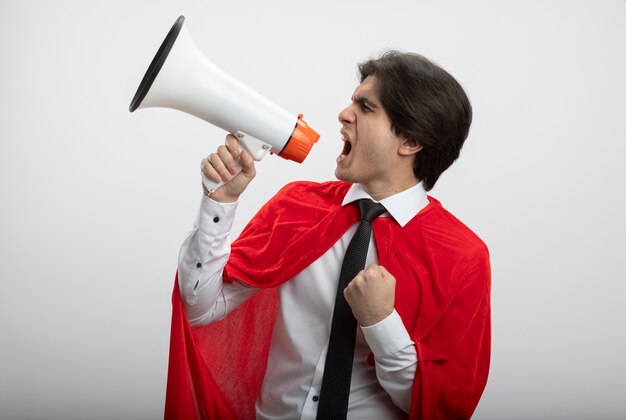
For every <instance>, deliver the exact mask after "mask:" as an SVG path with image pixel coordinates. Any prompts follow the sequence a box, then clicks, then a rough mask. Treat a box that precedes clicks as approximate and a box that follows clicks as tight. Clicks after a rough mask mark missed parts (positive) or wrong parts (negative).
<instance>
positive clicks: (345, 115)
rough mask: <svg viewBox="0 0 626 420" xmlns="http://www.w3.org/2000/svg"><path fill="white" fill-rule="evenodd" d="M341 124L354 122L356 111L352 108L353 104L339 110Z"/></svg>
mask: <svg viewBox="0 0 626 420" xmlns="http://www.w3.org/2000/svg"><path fill="white" fill-rule="evenodd" d="M337 117H338V119H339V122H340V123H341V124H350V123H353V122H354V111H353V110H352V104H350V105H348V106H347V107H345V108H344V109H342V110H341V111H340V112H339V115H338V116H337Z"/></svg>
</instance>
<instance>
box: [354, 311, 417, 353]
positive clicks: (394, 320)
mask: <svg viewBox="0 0 626 420" xmlns="http://www.w3.org/2000/svg"><path fill="white" fill-rule="evenodd" d="M361 330H362V331H363V335H364V336H365V340H366V341H367V344H368V345H369V346H370V349H371V350H372V353H374V357H385V356H388V355H390V354H393V353H397V352H399V351H400V350H402V349H404V348H406V347H408V346H412V345H414V344H415V343H413V341H412V340H411V337H410V336H409V333H408V332H407V330H406V328H405V327H404V323H403V322H402V319H401V318H400V315H399V314H398V312H396V310H395V309H394V310H393V312H391V314H389V316H388V317H387V318H385V319H383V320H382V321H379V322H378V323H376V324H374V325H370V326H368V327H361Z"/></svg>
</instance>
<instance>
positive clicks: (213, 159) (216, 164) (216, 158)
mask: <svg viewBox="0 0 626 420" xmlns="http://www.w3.org/2000/svg"><path fill="white" fill-rule="evenodd" d="M209 162H210V164H211V165H212V166H213V169H214V170H215V171H216V172H217V173H218V174H219V176H220V177H221V178H222V179H223V180H224V182H228V181H230V180H231V179H232V177H233V176H232V175H231V174H230V171H229V170H228V169H227V168H226V165H224V162H223V161H222V158H221V157H220V155H219V154H217V153H211V154H210V155H209Z"/></svg>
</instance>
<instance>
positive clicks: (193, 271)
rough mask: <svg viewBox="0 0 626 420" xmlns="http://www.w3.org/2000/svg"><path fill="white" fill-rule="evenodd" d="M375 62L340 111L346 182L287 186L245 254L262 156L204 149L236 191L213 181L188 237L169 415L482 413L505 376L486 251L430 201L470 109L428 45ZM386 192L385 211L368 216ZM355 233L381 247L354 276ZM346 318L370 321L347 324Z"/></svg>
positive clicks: (231, 143)
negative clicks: (244, 210) (482, 402)
mask: <svg viewBox="0 0 626 420" xmlns="http://www.w3.org/2000/svg"><path fill="white" fill-rule="evenodd" d="M359 70H360V73H361V83H360V84H359V86H357V88H356V90H355V91H354V94H353V97H352V102H351V104H349V105H348V106H347V107H346V108H345V109H344V110H342V111H341V112H340V113H339V122H340V123H341V130H340V132H341V140H342V141H343V149H342V151H341V152H340V154H339V156H338V157H337V159H336V161H337V167H336V170H335V175H336V177H337V178H338V179H339V181H335V182H328V183H322V184H316V183H311V182H297V183H293V184H289V185H287V186H286V187H285V188H283V189H282V190H281V191H280V192H279V193H278V194H277V195H276V196H275V197H274V198H272V200H270V201H269V202H268V203H267V204H266V205H265V206H264V207H263V208H262V209H261V210H260V211H259V213H258V214H257V215H256V216H255V217H254V218H253V220H252V221H251V222H250V224H249V225H248V226H247V227H246V229H245V230H244V231H243V232H242V234H241V236H240V237H239V239H238V240H237V241H235V242H234V243H233V245H232V249H231V246H230V243H229V230H230V227H231V225H232V222H233V219H234V217H235V216H234V214H235V209H236V206H237V204H236V203H237V201H238V199H239V197H240V195H241V194H242V193H243V192H244V191H245V189H246V187H247V186H248V184H249V183H250V181H252V179H253V178H254V176H255V168H254V163H253V160H252V159H251V158H250V156H248V155H247V154H246V153H245V152H242V151H241V150H240V148H239V144H238V143H237V141H236V139H235V138H234V137H233V136H231V135H229V136H227V139H226V145H224V146H220V147H219V148H218V150H217V153H213V154H211V155H210V156H209V157H208V158H206V159H203V161H202V171H203V172H204V173H205V174H206V175H207V176H208V177H209V178H212V179H214V180H215V181H218V182H219V181H224V182H225V184H224V185H223V186H222V187H221V188H219V189H217V190H216V191H214V192H212V193H210V194H209V192H208V191H206V190H205V196H206V197H205V198H203V201H202V205H201V209H200V212H199V215H198V218H197V220H196V224H195V226H194V230H193V231H192V232H191V233H190V235H189V236H188V238H187V239H186V240H185V242H184V243H183V245H182V248H181V253H180V257H179V270H178V286H179V287H176V288H175V291H174V305H175V307H174V315H173V327H172V349H171V353H170V374H169V378H168V396H167V403H166V417H172V418H173V417H178V418H180V417H191V418H193V417H195V416H197V417H209V418H224V417H229V416H230V417H234V418H242V417H254V416H256V417H258V418H269V419H279V418H280V419H291V418H307V419H309V418H315V417H316V416H317V417H318V418H345V417H346V413H347V417H348V418H355V419H357V418H358V419H362V418H372V419H381V418H385V419H387V418H406V417H407V416H410V417H411V418H422V419H439V418H441V419H447V418H469V417H470V416H471V414H472V413H473V411H474V409H475V407H476V405H477V403H478V400H479V398H480V396H481V394H482V391H483V389H484V386H485V384H486V380H487V374H488V369H489V357H490V344H491V342H490V341H491V336H490V301H489V299H490V298H489V293H490V272H489V256H488V251H487V248H486V247H485V245H484V244H483V243H482V241H481V240H480V239H479V238H478V237H477V236H476V235H474V234H473V233H472V232H471V231H470V230H469V229H468V228H467V227H466V226H464V225H463V224H462V223H461V222H460V221H458V220H457V219H456V218H454V216H452V215H451V214H450V213H448V212H447V211H446V210H445V209H444V208H443V207H442V206H441V204H440V203H439V202H438V201H437V200H435V199H433V198H431V197H428V196H427V194H426V191H428V190H430V189H431V188H432V187H433V186H434V185H435V183H436V181H437V179H438V177H439V176H440V174H441V173H442V172H443V171H444V170H445V169H447V168H448V167H449V166H450V165H451V164H452V163H453V162H454V160H455V159H456V158H457V157H458V156H459V153H460V150H461V147H462V145H463V142H464V141H465V138H466V137H467V134H468V131H469V126H470V123H471V119H472V111H471V106H470V103H469V101H468V99H467V97H466V95H465V93H464V92H463V89H462V88H461V86H460V85H459V84H458V83H457V82H456V81H455V80H454V78H452V76H450V75H449V74H448V73H447V72H445V71H444V70H443V69H441V68H440V67H438V66H436V65H435V64H433V63H431V62H430V61H429V60H427V59H426V58H424V57H422V56H419V55H417V54H408V53H399V52H395V51H391V52H387V53H385V54H383V55H382V56H381V57H379V58H377V59H374V60H369V61H367V62H365V63H363V64H361V65H360V66H359ZM236 159H239V161H240V163H241V166H242V169H241V170H239V169H238V167H237V165H236V163H235V160H236ZM364 200H367V201H364ZM364 203H366V204H364ZM374 203H380V204H382V206H383V207H381V206H378V210H376V211H377V214H376V215H374V216H377V215H379V214H380V217H377V218H376V217H372V218H371V220H370V219H368V221H367V222H363V221H361V222H359V219H361V217H362V215H361V214H360V212H364V214H365V213H366V212H370V213H371V212H372V211H370V210H368V209H370V208H374V207H373V206H377V205H376V204H374ZM363 217H365V216H363ZM361 225H364V226H365V225H367V226H366V227H362V226H361ZM368 226H369V227H368ZM362 229H364V230H362ZM369 231H373V232H372V234H371V235H370V233H369ZM355 232H356V233H355ZM363 232H367V233H363ZM355 235H356V236H359V237H362V236H363V235H365V236H364V237H363V238H364V239H363V238H361V239H363V241H364V242H363V243H362V244H361V245H350V247H359V246H360V247H361V249H363V248H362V247H363V246H365V248H364V250H363V258H364V259H365V264H364V265H362V262H361V263H360V264H361V267H359V268H357V269H356V271H354V272H353V274H351V275H350V278H349V279H347V281H345V280H340V277H342V276H343V277H345V275H344V274H343V270H344V268H343V267H344V265H346V262H345V261H344V255H346V253H347V252H348V253H350V252H352V251H348V248H349V244H350V242H351V240H352V238H353V236H355ZM355 241H356V240H355ZM368 243H369V245H367V244H368ZM349 258H350V257H346V260H348V259H349ZM349 264H350V263H348V265H349ZM361 268H362V269H361ZM354 273H356V275H354ZM342 282H343V283H342ZM179 293H180V295H179ZM181 296H182V301H181ZM244 302H245V303H244ZM346 304H347V306H346ZM341 305H343V306H341ZM344 307H346V308H348V309H347V312H348V315H341V314H342V313H344V312H345V310H344V309H343V308H344ZM346 316H347V317H349V318H352V320H355V323H354V324H350V323H349V321H345V322H348V324H342V322H344V320H341V319H339V318H341V317H346ZM335 318H337V319H335ZM188 323H189V324H191V325H193V326H203V325H206V326H204V327H199V328H189V325H188ZM339 325H348V327H345V326H344V327H341V326H339ZM349 325H354V326H353V327H350V326H349ZM357 325H358V326H357ZM341 328H343V330H342V329H341ZM346 328H347V330H346ZM333 336H337V337H336V338H333ZM349 336H352V338H345V337H349ZM350 340H352V341H351V343H350V344H348V347H345V346H344V347H341V346H343V345H344V344H336V342H337V341H339V342H341V341H350ZM337 346H339V347H337ZM351 346H352V347H351ZM346 349H348V350H346ZM346 354H347V358H346ZM327 359H328V360H327ZM333 363H334V364H333ZM207 366H208V369H207ZM350 366H351V367H350ZM342 370H343V371H347V372H343V374H340V372H339V371H342ZM346 373H347V375H346ZM336 375H339V376H336ZM335 383H339V385H337V386H335ZM342 389H345V398H344V397H342V396H338V395H337V394H341V393H342V392H344V391H341V390H342ZM335 399H336V400H338V401H339V402H337V401H331V400H335Z"/></svg>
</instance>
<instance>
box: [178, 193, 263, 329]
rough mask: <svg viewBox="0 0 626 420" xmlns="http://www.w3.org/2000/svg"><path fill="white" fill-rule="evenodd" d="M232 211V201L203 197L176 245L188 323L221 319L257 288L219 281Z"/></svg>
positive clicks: (231, 220)
mask: <svg viewBox="0 0 626 420" xmlns="http://www.w3.org/2000/svg"><path fill="white" fill-rule="evenodd" d="M236 210H237V203H236V202H235V203H219V202H217V201H214V200H212V199H211V198H208V197H203V198H202V202H201V204H200V209H199V211H198V215H197V216H196V220H195V222H194V225H193V229H192V230H191V232H190V233H189V234H188V235H187V238H186V239H185V241H184V242H183V244H182V246H181V248H180V253H179V255H178V281H179V284H178V286H179V289H180V293H181V297H182V300H183V303H184V306H185V312H186V313H187V318H188V319H189V324H190V325H192V326H196V325H205V324H208V323H210V322H213V321H218V320H220V319H223V318H224V317H225V316H226V315H227V314H228V313H230V312H231V311H232V310H233V309H235V308H237V307H238V306H239V305H240V304H241V303H243V302H244V301H245V300H246V299H248V298H249V297H250V296H252V295H254V293H255V292H256V291H257V289H256V288H253V287H250V286H247V285H245V284H243V283H241V282H238V281H234V282H232V283H230V284H229V283H224V282H223V281H222V275H223V271H224V266H225V265H226V262H227V261H228V257H229V256H230V230H231V228H232V225H233V221H234V219H235V213H236Z"/></svg>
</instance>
